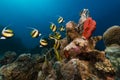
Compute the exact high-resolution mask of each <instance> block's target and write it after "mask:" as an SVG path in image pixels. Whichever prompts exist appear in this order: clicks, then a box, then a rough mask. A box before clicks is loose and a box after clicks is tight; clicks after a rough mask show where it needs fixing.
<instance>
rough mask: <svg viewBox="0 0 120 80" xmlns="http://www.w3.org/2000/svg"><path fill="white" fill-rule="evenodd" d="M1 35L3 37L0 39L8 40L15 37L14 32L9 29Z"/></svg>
mask: <svg viewBox="0 0 120 80" xmlns="http://www.w3.org/2000/svg"><path fill="white" fill-rule="evenodd" d="M1 34H2V37H0V39H7V38H11V37H13V36H14V33H13V30H11V29H7V27H5V28H3V30H2V33H1Z"/></svg>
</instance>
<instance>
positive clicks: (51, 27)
mask: <svg viewBox="0 0 120 80" xmlns="http://www.w3.org/2000/svg"><path fill="white" fill-rule="evenodd" d="M50 29H51V30H52V31H53V32H55V31H56V30H57V27H56V25H55V24H54V23H51V24H50Z"/></svg>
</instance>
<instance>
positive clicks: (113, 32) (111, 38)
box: [103, 26, 120, 46]
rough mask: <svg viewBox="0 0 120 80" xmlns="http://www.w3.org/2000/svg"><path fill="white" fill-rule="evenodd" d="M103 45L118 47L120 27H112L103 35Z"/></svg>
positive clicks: (119, 43)
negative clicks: (115, 45) (116, 45)
mask: <svg viewBox="0 0 120 80" xmlns="http://www.w3.org/2000/svg"><path fill="white" fill-rule="evenodd" d="M103 39H104V43H105V45H106V46H110V45H111V44H118V45H120V26H112V27H110V28H108V29H107V30H106V31H105V32H104V34H103Z"/></svg>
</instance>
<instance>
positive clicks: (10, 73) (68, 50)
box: [0, 18, 120, 80]
mask: <svg viewBox="0 0 120 80" xmlns="http://www.w3.org/2000/svg"><path fill="white" fill-rule="evenodd" d="M81 19H84V18H81ZM85 20H87V19H84V20H80V22H79V23H78V24H76V23H75V22H73V21H69V22H68V23H67V24H66V37H65V38H63V39H61V40H60V48H59V49H57V50H56V52H57V53H59V54H55V53H56V52H54V51H52V49H53V48H50V49H45V50H44V49H43V50H42V51H41V54H37V53H34V54H31V53H23V54H20V55H18V54H17V53H15V52H12V51H8V52H6V54H5V55H4V57H3V58H2V59H1V60H0V64H1V67H0V80H115V79H119V77H120V75H119V74H120V68H119V66H120V58H119V56H120V42H119V40H120V27H119V26H114V27H111V28H110V29H108V30H107V31H106V32H105V33H104V34H103V36H92V32H93V30H92V31H90V30H88V31H87V33H86V34H85V33H84V35H87V34H89V36H87V38H86V36H84V35H83V34H82V32H83V30H86V29H83V28H84V21H85ZM90 20H91V22H90V24H89V26H93V27H95V24H94V25H93V23H92V21H94V20H92V18H90ZM81 21H82V22H81ZM94 23H95V21H94ZM85 26H86V25H85ZM89 29H91V28H90V27H89ZM102 37H103V40H104V43H105V45H106V49H105V51H99V50H97V49H95V46H96V43H97V42H98V41H99V40H101V39H102ZM37 49H38V48H37ZM32 53H33V52H32ZM50 53H52V56H51V57H52V58H49V59H48V57H50ZM53 54H54V55H55V56H54V55H53ZM56 56H57V57H58V56H59V57H60V58H61V59H60V60H57V59H56Z"/></svg>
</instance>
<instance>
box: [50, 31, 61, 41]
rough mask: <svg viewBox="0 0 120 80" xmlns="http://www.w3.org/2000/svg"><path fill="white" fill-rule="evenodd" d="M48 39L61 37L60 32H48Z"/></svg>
mask: <svg viewBox="0 0 120 80" xmlns="http://www.w3.org/2000/svg"><path fill="white" fill-rule="evenodd" d="M49 38H50V39H58V40H59V39H61V34H60V33H59V32H54V33H53V34H49Z"/></svg>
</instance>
